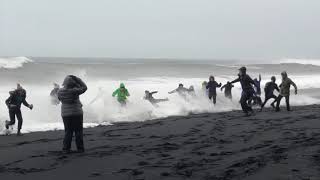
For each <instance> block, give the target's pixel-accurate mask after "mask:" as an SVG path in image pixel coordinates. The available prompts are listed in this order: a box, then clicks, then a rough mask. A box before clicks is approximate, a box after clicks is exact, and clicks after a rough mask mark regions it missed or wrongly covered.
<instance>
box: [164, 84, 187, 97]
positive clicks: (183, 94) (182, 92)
mask: <svg viewBox="0 0 320 180" xmlns="http://www.w3.org/2000/svg"><path fill="white" fill-rule="evenodd" d="M188 92H189V89H187V88H185V87H183V84H181V83H180V84H179V86H178V88H177V89H175V90H172V91H170V92H168V93H169V94H173V93H178V94H179V95H180V96H181V97H183V98H186V94H188Z"/></svg>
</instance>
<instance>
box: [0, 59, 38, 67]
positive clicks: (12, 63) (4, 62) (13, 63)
mask: <svg viewBox="0 0 320 180" xmlns="http://www.w3.org/2000/svg"><path fill="white" fill-rule="evenodd" d="M30 62H33V60H32V59H29V58H27V57H9V58H0V68H5V69H17V68H21V67H23V65H24V64H26V63H30Z"/></svg>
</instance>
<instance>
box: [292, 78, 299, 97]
mask: <svg viewBox="0 0 320 180" xmlns="http://www.w3.org/2000/svg"><path fill="white" fill-rule="evenodd" d="M291 84H292V86H293V87H294V93H295V94H298V88H297V85H296V83H294V82H293V81H292V80H291Z"/></svg>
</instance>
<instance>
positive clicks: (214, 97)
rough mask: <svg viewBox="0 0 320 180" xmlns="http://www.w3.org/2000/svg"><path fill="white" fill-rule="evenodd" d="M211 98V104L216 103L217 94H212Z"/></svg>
mask: <svg viewBox="0 0 320 180" xmlns="http://www.w3.org/2000/svg"><path fill="white" fill-rule="evenodd" d="M212 99H213V104H216V103H217V95H216V94H215V95H213V96H212Z"/></svg>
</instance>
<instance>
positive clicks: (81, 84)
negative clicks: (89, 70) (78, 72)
mask: <svg viewBox="0 0 320 180" xmlns="http://www.w3.org/2000/svg"><path fill="white" fill-rule="evenodd" d="M71 77H72V78H73V80H74V81H75V82H76V83H77V84H78V87H76V88H73V91H74V92H76V93H77V94H79V95H80V94H83V93H85V92H86V91H87V89H88V87H87V85H86V84H85V83H84V82H83V81H82V79H80V78H78V77H77V76H71Z"/></svg>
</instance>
